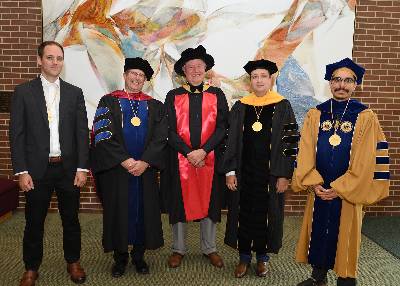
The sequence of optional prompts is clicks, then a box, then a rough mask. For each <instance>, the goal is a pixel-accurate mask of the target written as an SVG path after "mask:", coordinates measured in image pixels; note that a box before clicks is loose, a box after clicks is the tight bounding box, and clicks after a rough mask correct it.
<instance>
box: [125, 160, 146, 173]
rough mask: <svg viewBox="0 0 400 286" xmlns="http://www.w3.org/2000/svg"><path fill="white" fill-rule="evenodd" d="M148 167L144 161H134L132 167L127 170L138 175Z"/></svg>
mask: <svg viewBox="0 0 400 286" xmlns="http://www.w3.org/2000/svg"><path fill="white" fill-rule="evenodd" d="M148 167H149V164H148V163H146V162H145V161H139V160H138V161H135V164H134V166H133V168H132V169H130V170H129V173H131V174H132V175H134V176H140V175H141V174H143V172H144V171H145V170H146V169H147V168H148Z"/></svg>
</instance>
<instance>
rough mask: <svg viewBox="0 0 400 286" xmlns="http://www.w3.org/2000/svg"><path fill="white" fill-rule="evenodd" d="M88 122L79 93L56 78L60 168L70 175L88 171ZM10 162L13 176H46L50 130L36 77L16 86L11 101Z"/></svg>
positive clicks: (77, 89) (38, 81)
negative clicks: (79, 171)
mask: <svg viewBox="0 0 400 286" xmlns="http://www.w3.org/2000/svg"><path fill="white" fill-rule="evenodd" d="M88 134H89V133H88V120H87V114H86V107H85V101H84V97H83V93H82V90H81V89H80V88H78V87H76V86H74V85H71V84H69V83H67V82H65V81H63V80H61V79H60V104H59V140H60V147H61V156H62V158H63V162H62V164H63V167H64V169H65V171H67V172H69V173H70V174H71V175H73V174H74V172H75V171H76V169H77V168H83V169H88V156H89V136H88ZM10 147H11V160H12V165H13V169H14V172H15V173H19V172H22V171H28V172H29V174H30V175H31V176H32V178H33V179H36V180H37V179H41V178H42V177H43V176H44V174H45V173H46V170H47V166H48V160H49V159H48V158H49V152H50V129H49V122H48V118H47V110H46V101H45V98H44V93H43V87H42V81H41V80H40V77H38V78H36V79H33V80H31V81H28V82H25V83H23V84H20V85H18V86H17V87H16V88H15V90H14V94H13V96H12V99H11V118H10Z"/></svg>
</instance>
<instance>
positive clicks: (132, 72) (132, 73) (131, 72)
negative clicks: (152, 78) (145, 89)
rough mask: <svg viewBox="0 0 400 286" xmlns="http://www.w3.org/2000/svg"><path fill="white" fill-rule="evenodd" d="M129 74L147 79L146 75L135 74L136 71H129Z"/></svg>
mask: <svg viewBox="0 0 400 286" xmlns="http://www.w3.org/2000/svg"><path fill="white" fill-rule="evenodd" d="M129 74H130V75H133V76H135V77H139V78H142V79H143V78H144V77H145V74H144V73H138V72H135V71H129Z"/></svg>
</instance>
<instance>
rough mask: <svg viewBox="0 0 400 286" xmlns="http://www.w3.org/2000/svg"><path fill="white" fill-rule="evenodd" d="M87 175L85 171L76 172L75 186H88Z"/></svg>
mask: <svg viewBox="0 0 400 286" xmlns="http://www.w3.org/2000/svg"><path fill="white" fill-rule="evenodd" d="M86 179H87V173H86V172H83V171H76V174H75V180H74V186H77V187H78V188H81V187H83V186H84V185H85V184H86Z"/></svg>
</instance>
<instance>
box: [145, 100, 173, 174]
mask: <svg viewBox="0 0 400 286" xmlns="http://www.w3.org/2000/svg"><path fill="white" fill-rule="evenodd" d="M149 117H150V118H151V121H152V122H151V125H152V126H151V127H150V128H152V131H151V132H149V131H150V130H148V132H149V133H150V136H151V137H150V138H149V139H148V143H147V144H146V148H145V150H144V151H143V154H142V158H141V160H142V161H145V162H147V163H148V164H149V165H150V166H152V167H155V168H157V169H163V168H164V167H165V166H164V162H165V158H164V157H163V156H162V155H163V154H164V148H165V146H166V144H167V136H168V125H167V118H166V117H165V110H164V106H163V104H162V103H161V102H159V101H157V100H151V101H149Z"/></svg>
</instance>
